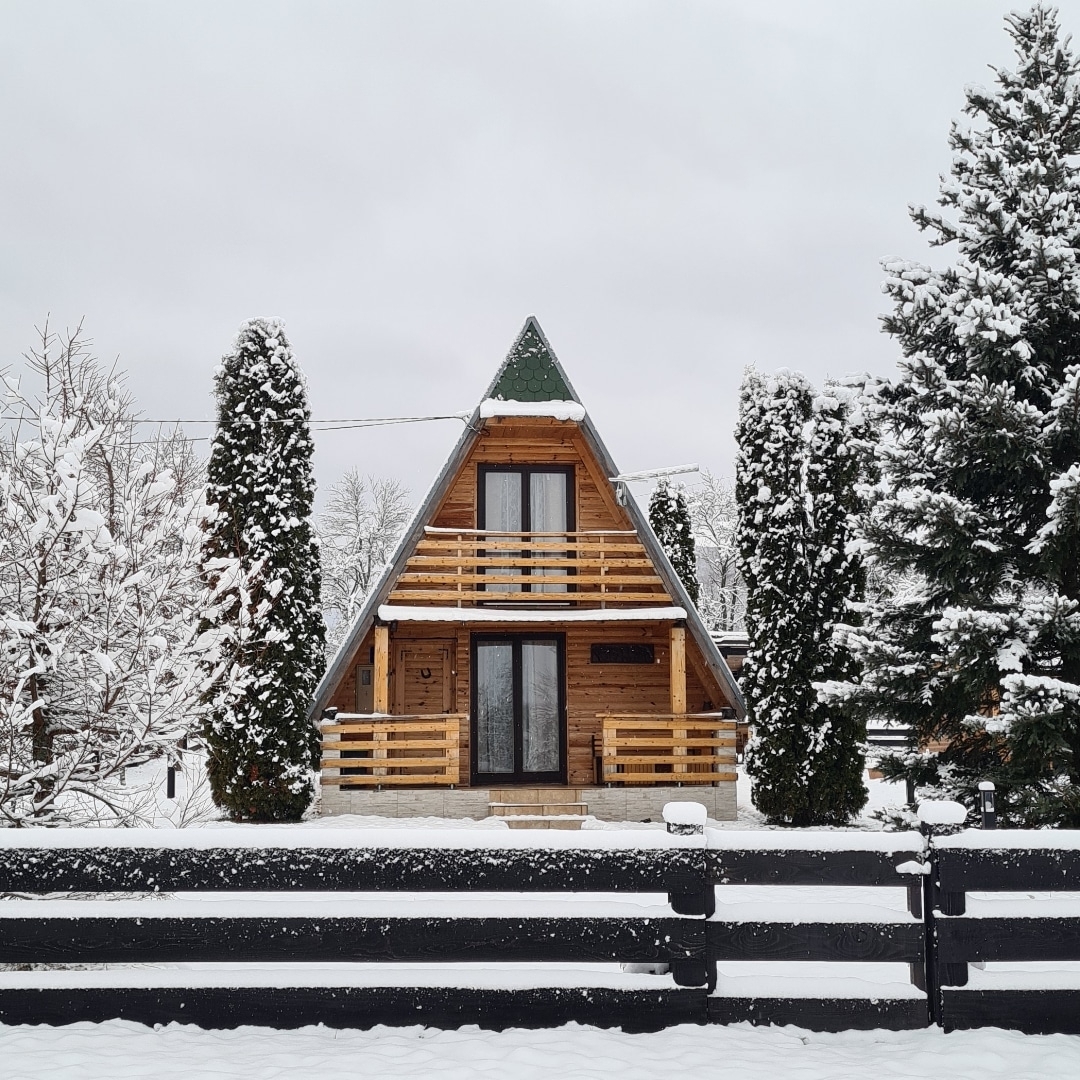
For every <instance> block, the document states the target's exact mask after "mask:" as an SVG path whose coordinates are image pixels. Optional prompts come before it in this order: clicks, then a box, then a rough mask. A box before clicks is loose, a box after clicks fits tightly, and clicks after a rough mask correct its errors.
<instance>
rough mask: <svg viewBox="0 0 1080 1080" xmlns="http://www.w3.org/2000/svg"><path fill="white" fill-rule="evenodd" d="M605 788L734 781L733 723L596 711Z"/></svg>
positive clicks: (710, 717) (699, 716)
mask: <svg viewBox="0 0 1080 1080" xmlns="http://www.w3.org/2000/svg"><path fill="white" fill-rule="evenodd" d="M597 716H598V718H599V719H600V720H601V724H602V729H601V735H600V738H601V747H600V757H601V764H600V769H601V775H600V777H599V779H600V781H601V782H602V783H605V784H716V783H719V782H720V781H734V780H735V778H736V777H735V722H734V721H733V720H724V719H722V718H720V717H719V716H718V715H717V714H716V713H659V714H647V713H598V714H597Z"/></svg>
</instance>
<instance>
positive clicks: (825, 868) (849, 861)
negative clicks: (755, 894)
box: [705, 848, 925, 888]
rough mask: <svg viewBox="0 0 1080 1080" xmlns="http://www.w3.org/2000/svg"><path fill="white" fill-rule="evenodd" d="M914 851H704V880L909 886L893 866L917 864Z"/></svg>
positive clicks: (918, 855)
mask: <svg viewBox="0 0 1080 1080" xmlns="http://www.w3.org/2000/svg"><path fill="white" fill-rule="evenodd" d="M924 858H925V855H924V854H923V853H922V852H915V851H829V850H825V851H802V850H798V849H792V850H775V849H771V848H760V849H755V848H746V849H743V850H737V849H734V848H729V849H724V848H720V849H716V848H714V849H711V850H709V851H706V852H705V860H706V864H707V866H708V874H709V878H710V879H711V880H712V881H715V882H717V883H719V884H721V885H892V886H895V887H897V888H902V887H904V886H907V885H909V884H911V882H912V880H915V881H918V880H919V879H918V878H914V879H913V878H912V876H911V875H910V874H898V873H897V871H896V868H897V866H900V865H901V864H903V863H906V862H911V861H913V860H914V861H916V862H921V861H922V860H923V859H924Z"/></svg>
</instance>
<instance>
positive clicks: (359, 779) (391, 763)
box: [320, 714, 468, 787]
mask: <svg viewBox="0 0 1080 1080" xmlns="http://www.w3.org/2000/svg"><path fill="white" fill-rule="evenodd" d="M463 720H464V721H467V720H468V717H467V716H465V715H458V714H439V715H437V716H387V717H350V716H341V715H339V716H338V717H337V722H335V723H332V724H323V726H322V731H323V734H324V735H335V736H337V737H336V738H335V739H324V740H323V743H322V749H323V755H324V756H323V759H322V761H321V762H320V767H321V768H322V769H324V770H325V769H338V770H339V772H338V775H337V776H326V775H325V773H324V775H323V776H322V783H323V784H327V785H337V786H341V787H383V786H394V785H401V784H425V785H427V784H435V785H451V786H453V785H456V784H460V783H461V761H460V750H459V746H460V743H459V741H458V740H459V736H460V730H461V722H462V721H463Z"/></svg>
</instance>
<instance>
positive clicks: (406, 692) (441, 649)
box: [393, 641, 454, 716]
mask: <svg viewBox="0 0 1080 1080" xmlns="http://www.w3.org/2000/svg"><path fill="white" fill-rule="evenodd" d="M453 656H454V643H453V642H452V641H405V642H402V643H401V644H399V645H398V647H397V648H396V649H395V650H394V675H393V679H394V705H393V711H394V713H395V714H397V715H398V716H433V715H436V714H438V713H449V712H453V711H454V694H453V689H454V683H453V663H452V661H453Z"/></svg>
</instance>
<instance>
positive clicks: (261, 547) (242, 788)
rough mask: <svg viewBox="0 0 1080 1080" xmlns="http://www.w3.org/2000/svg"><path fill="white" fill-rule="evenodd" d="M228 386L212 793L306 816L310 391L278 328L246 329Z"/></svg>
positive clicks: (213, 634) (318, 671)
mask: <svg viewBox="0 0 1080 1080" xmlns="http://www.w3.org/2000/svg"><path fill="white" fill-rule="evenodd" d="M216 379H217V381H216V392H217V405H218V423H217V428H216V431H215V433H214V440H213V445H212V448H211V453H210V462H209V465H208V470H207V471H208V484H207V503H208V504H209V512H208V514H207V519H206V534H205V542H204V544H203V551H202V566H203V573H204V576H205V579H206V582H207V587H208V589H209V599H208V602H207V606H206V608H205V610H204V612H203V617H202V622H201V624H200V627H199V629H200V637H199V643H200V647H201V648H202V649H203V650H204V651H203V654H202V655H203V661H202V664H203V675H204V702H205V717H204V723H203V733H204V736H205V739H206V743H207V749H208V751H209V760H208V770H209V774H210V786H211V790H212V792H213V796H214V800H215V802H216V803H217V804H218V806H221V807H222V808H223V809H224V810H225V811H226V812H227V813H228V814H229V816H230V817H232V818H234V819H236V820H240V819H249V820H254V821H290V820H297V819H299V818H300V816H301V815H302V814H303V812H304V811H305V810H306V809H307V807H308V806H309V805H310V803H311V800H312V798H313V797H314V793H315V775H314V771H315V770H316V769H317V768H318V762H319V732H318V729H317V728H316V727H315V726H314V725H313V724H312V723H311V722H310V721H309V720H308V710H309V709H310V707H311V701H312V696H313V694H314V690H315V687H316V685H317V684H318V681H319V678H320V677H321V675H322V672H323V667H324V664H325V656H324V649H325V645H324V639H325V631H324V628H323V620H322V613H321V611H320V607H319V552H318V545H317V542H316V539H315V534H314V530H313V528H312V525H311V510H312V501H313V499H314V494H315V484H314V479H313V477H312V470H311V457H312V449H313V446H312V441H311V433H310V420H311V414H310V411H309V409H308V403H307V387H306V384H305V382H304V377H303V375H302V373H301V371H300V368H299V366H298V365H297V364H296V361H295V360H294V359H293V354H292V349H291V347H290V346H289V343H288V341H287V340H286V338H285V331H284V326H283V324H282V323H281V321H280V320H278V319H251V320H250V321H248V322H246V323H244V325H243V326H242V327H241V328H240V333H239V335H238V337H237V340H236V342H235V344H234V346H233V348H232V349H231V350H230V351H229V352H228V353H226V355H225V356H224V358H223V359H222V362H221V365H220V367H219V368H218V370H217V377H216Z"/></svg>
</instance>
